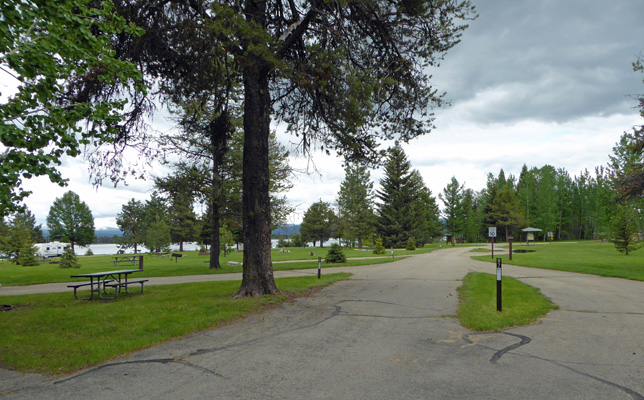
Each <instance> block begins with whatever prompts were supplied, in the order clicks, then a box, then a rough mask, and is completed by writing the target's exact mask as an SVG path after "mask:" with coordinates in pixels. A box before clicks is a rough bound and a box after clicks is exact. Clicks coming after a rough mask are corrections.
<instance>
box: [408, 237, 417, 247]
mask: <svg viewBox="0 0 644 400" xmlns="http://www.w3.org/2000/svg"><path fill="white" fill-rule="evenodd" d="M407 250H416V241H415V240H414V238H413V237H410V238H409V239H408V240H407Z"/></svg>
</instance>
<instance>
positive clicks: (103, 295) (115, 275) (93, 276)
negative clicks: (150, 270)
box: [67, 269, 148, 300]
mask: <svg viewBox="0 0 644 400" xmlns="http://www.w3.org/2000/svg"><path fill="white" fill-rule="evenodd" d="M139 271H141V270H140V269H122V270H117V271H105V272H93V273H89V274H77V275H72V278H89V283H74V284H71V285H67V287H71V288H74V297H75V298H76V299H78V300H90V299H91V298H92V297H93V296H94V293H97V294H98V297H99V298H100V299H115V298H116V297H117V296H118V295H119V292H120V290H121V288H125V292H126V293H128V294H130V292H129V291H128V285H132V284H140V285H141V292H140V293H143V283H145V282H147V281H148V280H147V279H138V280H128V278H127V277H128V275H130V274H133V273H134V272H139ZM84 286H89V287H90V295H89V297H83V298H79V297H78V294H77V293H76V291H77V290H78V288H79V287H84ZM106 287H111V288H112V289H114V292H113V293H108V292H107V288H106Z"/></svg>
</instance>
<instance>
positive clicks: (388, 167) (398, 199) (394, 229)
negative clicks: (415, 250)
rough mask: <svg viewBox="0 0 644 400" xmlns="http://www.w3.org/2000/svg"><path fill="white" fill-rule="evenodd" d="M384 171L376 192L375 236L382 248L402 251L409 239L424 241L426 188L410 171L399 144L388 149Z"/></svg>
mask: <svg viewBox="0 0 644 400" xmlns="http://www.w3.org/2000/svg"><path fill="white" fill-rule="evenodd" d="M384 168H385V171H384V173H385V175H384V177H383V178H382V179H381V180H380V190H378V191H376V197H377V198H378V199H379V200H380V205H379V207H378V223H377V224H378V225H377V227H378V234H379V235H380V237H382V240H383V244H384V246H386V247H396V248H404V247H405V246H406V244H407V240H408V239H409V237H410V236H414V235H422V236H423V239H424V238H425V236H426V234H425V233H424V232H423V228H425V227H426V225H425V224H426V220H425V219H424V218H425V217H426V216H427V213H428V209H429V207H430V206H431V204H429V203H427V204H425V203H424V202H423V190H424V189H425V185H424V183H423V180H422V178H421V176H420V174H419V173H418V171H416V170H412V169H411V163H410V162H409V160H408V159H407V155H406V154H405V152H404V151H403V149H402V147H401V146H400V144H398V143H396V145H395V146H394V147H392V148H390V149H389V151H388V156H387V160H386V161H385V166H384ZM426 194H427V193H425V195H426Z"/></svg>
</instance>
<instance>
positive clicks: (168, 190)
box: [154, 168, 200, 251]
mask: <svg viewBox="0 0 644 400" xmlns="http://www.w3.org/2000/svg"><path fill="white" fill-rule="evenodd" d="M182 172H183V173H181V174H178V175H173V176H168V177H165V178H155V179H154V186H155V188H156V190H157V191H158V192H159V193H161V194H163V195H165V196H166V202H167V204H168V213H167V214H166V216H167V222H168V226H169V227H170V237H171V240H172V242H173V243H178V244H179V251H183V243H184V242H190V241H193V240H195V239H196V237H197V232H198V222H197V215H196V214H195V211H194V207H193V205H194V203H195V199H196V196H197V194H196V190H197V189H196V186H197V185H196V184H195V183H194V182H195V181H198V180H199V178H200V177H199V172H198V171H197V170H196V169H195V168H185V169H184V170H183V171H182Z"/></svg>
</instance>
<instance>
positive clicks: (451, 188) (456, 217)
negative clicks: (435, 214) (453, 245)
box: [438, 176, 465, 237]
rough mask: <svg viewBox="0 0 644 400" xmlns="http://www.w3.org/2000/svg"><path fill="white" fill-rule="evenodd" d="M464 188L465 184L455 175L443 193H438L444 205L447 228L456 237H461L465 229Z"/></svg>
mask: <svg viewBox="0 0 644 400" xmlns="http://www.w3.org/2000/svg"><path fill="white" fill-rule="evenodd" d="M463 190H464V185H462V184H460V183H459V182H458V180H457V179H456V177H455V176H453V177H452V179H451V180H450V182H449V183H448V184H447V186H445V188H444V189H443V193H439V194H438V197H439V198H440V199H441V201H442V202H443V205H444V208H443V219H444V220H445V230H446V231H447V233H448V234H451V235H454V236H455V237H461V236H462V235H463V230H464V226H463V225H464V224H463V223H464V219H465V213H464V208H463Z"/></svg>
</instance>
